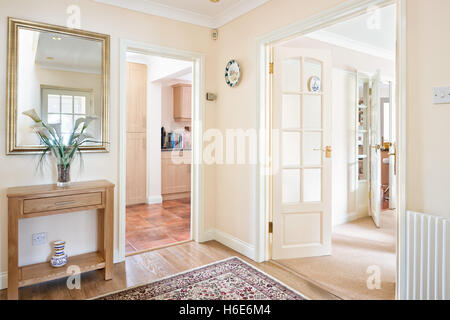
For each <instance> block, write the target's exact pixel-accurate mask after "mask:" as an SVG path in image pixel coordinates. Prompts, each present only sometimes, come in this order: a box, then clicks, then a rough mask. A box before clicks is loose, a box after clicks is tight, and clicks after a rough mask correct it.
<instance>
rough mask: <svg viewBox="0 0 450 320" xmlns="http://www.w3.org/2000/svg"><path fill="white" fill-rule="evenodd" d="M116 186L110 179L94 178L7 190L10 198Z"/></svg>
mask: <svg viewBox="0 0 450 320" xmlns="http://www.w3.org/2000/svg"><path fill="white" fill-rule="evenodd" d="M110 187H114V184H113V183H111V182H109V181H108V180H94V181H82V182H73V183H71V184H70V185H69V186H67V187H58V186H57V185H56V184H44V185H35V186H26V187H13V188H9V189H8V190H7V196H8V198H18V197H25V196H29V195H39V194H54V193H56V194H64V193H73V192H74V191H75V192H77V191H83V190H88V189H96V188H110Z"/></svg>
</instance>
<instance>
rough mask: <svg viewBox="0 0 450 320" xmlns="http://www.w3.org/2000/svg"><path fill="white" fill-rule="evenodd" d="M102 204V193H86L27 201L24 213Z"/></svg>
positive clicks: (24, 205)
mask: <svg viewBox="0 0 450 320" xmlns="http://www.w3.org/2000/svg"><path fill="white" fill-rule="evenodd" d="M101 204H102V193H101V192H95V193H85V194H76V195H70V196H60V197H51V198H40V199H32V200H25V201H24V203H23V213H24V214H30V213H37V212H44V211H54V210H61V209H69V208H78V207H88V206H95V205H101Z"/></svg>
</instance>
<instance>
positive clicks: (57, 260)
mask: <svg viewBox="0 0 450 320" xmlns="http://www.w3.org/2000/svg"><path fill="white" fill-rule="evenodd" d="M65 247H66V242H65V241H61V240H58V241H54V242H53V249H54V250H55V255H54V256H53V257H52V258H51V259H50V265H51V266H52V267H55V268H59V267H62V266H65V265H66V264H67V254H66V253H65V252H64V249H65Z"/></svg>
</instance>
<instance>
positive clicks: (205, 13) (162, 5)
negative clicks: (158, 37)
mask: <svg viewBox="0 0 450 320" xmlns="http://www.w3.org/2000/svg"><path fill="white" fill-rule="evenodd" d="M94 1H95V2H101V3H105V4H110V5H114V6H118V7H122V8H127V9H131V10H135V11H140V12H144V13H149V14H153V15H157V16H161V17H165V18H169V19H174V20H178V21H183V22H188V23H192V24H196V25H201V26H204V27H208V28H218V27H221V26H223V25H224V24H226V23H228V22H230V21H232V20H234V19H236V18H238V17H240V16H242V15H244V14H246V13H247V12H249V11H251V10H253V9H255V8H256V7H259V6H260V5H262V4H264V3H266V2H267V1H269V0H220V1H219V2H218V3H213V2H211V1H210V0H94Z"/></svg>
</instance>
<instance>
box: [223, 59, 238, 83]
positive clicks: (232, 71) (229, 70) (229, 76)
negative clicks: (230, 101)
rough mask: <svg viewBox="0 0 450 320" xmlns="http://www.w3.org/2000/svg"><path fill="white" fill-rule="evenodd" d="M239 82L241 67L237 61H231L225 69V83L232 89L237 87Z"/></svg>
mask: <svg viewBox="0 0 450 320" xmlns="http://www.w3.org/2000/svg"><path fill="white" fill-rule="evenodd" d="M239 80H241V67H240V66H239V63H238V62H237V61H236V60H231V61H230V62H228V64H227V67H226V68H225V81H226V83H227V84H228V85H229V86H230V87H236V86H237V85H238V84H239Z"/></svg>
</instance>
